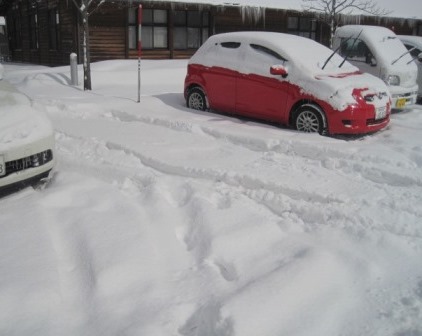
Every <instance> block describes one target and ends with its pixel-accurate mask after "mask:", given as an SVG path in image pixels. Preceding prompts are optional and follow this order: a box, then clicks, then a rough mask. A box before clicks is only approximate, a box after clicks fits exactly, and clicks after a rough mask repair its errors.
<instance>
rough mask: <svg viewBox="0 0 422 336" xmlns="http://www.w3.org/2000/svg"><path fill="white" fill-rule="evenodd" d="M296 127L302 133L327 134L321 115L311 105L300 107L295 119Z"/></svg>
mask: <svg viewBox="0 0 422 336" xmlns="http://www.w3.org/2000/svg"><path fill="white" fill-rule="evenodd" d="M293 122H294V127H295V128H296V129H297V130H298V131H301V132H306V133H316V132H318V133H319V134H325V133H326V130H325V128H324V125H323V122H322V116H321V113H320V112H319V111H318V110H317V109H316V108H315V107H313V106H311V105H304V106H302V107H300V108H299V109H298V110H297V111H296V113H295V117H294V121H293Z"/></svg>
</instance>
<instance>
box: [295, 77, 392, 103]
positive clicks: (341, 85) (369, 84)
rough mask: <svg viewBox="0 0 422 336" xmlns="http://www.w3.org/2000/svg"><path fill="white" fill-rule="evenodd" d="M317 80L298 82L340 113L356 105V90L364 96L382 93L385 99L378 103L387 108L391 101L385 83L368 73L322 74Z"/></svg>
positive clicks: (305, 89)
mask: <svg viewBox="0 0 422 336" xmlns="http://www.w3.org/2000/svg"><path fill="white" fill-rule="evenodd" d="M315 79H316V81H310V80H299V81H298V82H299V83H300V85H301V86H302V90H303V91H304V92H306V93H308V94H311V95H312V96H314V97H317V98H318V99H321V100H324V101H327V102H328V103H330V105H331V106H333V107H334V108H335V109H337V110H338V111H343V110H344V109H345V108H347V106H348V105H350V104H354V103H356V99H355V98H354V97H353V91H354V90H355V89H358V90H362V93H361V94H362V95H368V94H373V95H378V94H379V93H382V94H383V97H384V98H383V99H382V100H379V101H378V104H379V106H385V104H386V103H387V102H388V100H389V99H390V93H389V91H388V88H387V86H386V85H385V84H384V82H383V81H381V80H380V79H379V78H377V77H375V76H372V75H370V74H368V73H362V72H351V73H344V74H342V75H326V74H322V75H317V76H315ZM377 106H378V105H377Z"/></svg>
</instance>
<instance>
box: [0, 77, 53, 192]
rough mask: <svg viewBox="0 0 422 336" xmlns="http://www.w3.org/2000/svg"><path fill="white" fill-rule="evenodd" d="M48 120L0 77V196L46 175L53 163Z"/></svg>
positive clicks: (50, 126)
mask: <svg viewBox="0 0 422 336" xmlns="http://www.w3.org/2000/svg"><path fill="white" fill-rule="evenodd" d="M54 143H55V141H54V131H53V127H52V124H51V122H50V120H49V119H48V118H47V116H46V115H44V113H43V112H42V111H38V110H37V109H35V108H34V107H33V106H32V104H31V101H30V100H29V98H28V97H26V96H25V95H23V94H22V93H20V92H18V91H17V90H16V89H15V88H14V87H13V86H11V85H10V84H9V83H8V82H7V81H5V80H0V197H1V196H4V195H6V194H8V193H10V192H11V191H13V190H17V189H21V188H23V187H26V186H30V185H33V184H35V183H37V182H39V181H40V180H42V179H45V178H48V177H49V174H50V172H51V170H52V168H53V167H54V164H55V154H54Z"/></svg>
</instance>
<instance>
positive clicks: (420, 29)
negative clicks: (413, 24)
mask: <svg viewBox="0 0 422 336" xmlns="http://www.w3.org/2000/svg"><path fill="white" fill-rule="evenodd" d="M418 35H419V36H422V25H419V26H418Z"/></svg>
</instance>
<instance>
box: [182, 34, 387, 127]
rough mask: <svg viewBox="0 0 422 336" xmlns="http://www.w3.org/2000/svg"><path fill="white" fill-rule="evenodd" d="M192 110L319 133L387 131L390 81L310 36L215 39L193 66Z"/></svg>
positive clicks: (188, 81) (189, 79) (189, 84)
mask: <svg viewBox="0 0 422 336" xmlns="http://www.w3.org/2000/svg"><path fill="white" fill-rule="evenodd" d="M184 95H185V98H186V103H187V106H188V107H190V108H193V109H197V110H207V109H211V110H216V111H222V112H228V113H233V114H236V115H243V116H248V117H252V118H259V119H264V120H268V121H274V122H278V123H281V124H285V125H290V126H292V127H294V128H295V129H297V130H300V131H305V132H319V133H320V134H361V133H371V132H374V131H377V130H380V129H382V128H384V127H385V126H387V124H388V123H389V120H390V112H391V96H390V94H389V92H388V89H387V86H386V85H385V83H384V82H383V81H382V80H380V79H379V78H376V77H375V76H372V75H370V74H367V73H362V72H361V71H359V69H358V68H356V67H355V66H353V65H351V64H350V63H349V62H347V60H345V59H343V58H342V57H340V56H339V55H338V54H336V53H335V52H333V51H332V50H330V49H329V48H327V47H325V46H323V45H321V44H319V43H317V42H315V41H313V40H310V39H307V38H303V37H299V36H295V35H289V34H282V33H271V32H236V33H226V34H218V35H214V36H211V37H210V38H209V39H208V40H207V41H206V42H205V43H204V44H203V45H202V46H201V47H200V48H199V49H198V51H197V52H196V53H195V54H194V55H193V56H192V58H191V59H190V61H189V63H188V70H187V75H186V78H185V87H184Z"/></svg>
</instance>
